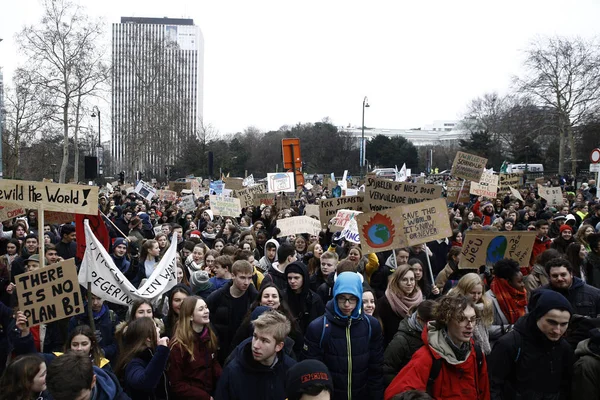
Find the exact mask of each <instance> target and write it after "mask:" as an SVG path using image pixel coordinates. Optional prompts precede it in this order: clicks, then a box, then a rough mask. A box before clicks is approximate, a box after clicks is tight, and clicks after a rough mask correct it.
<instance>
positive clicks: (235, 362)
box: [214, 338, 296, 400]
mask: <svg viewBox="0 0 600 400" xmlns="http://www.w3.org/2000/svg"><path fill="white" fill-rule="evenodd" d="M277 357H278V360H277V363H276V364H275V365H274V366H273V368H271V367H267V366H265V365H262V364H260V363H259V362H256V361H254V358H253V357H252V338H248V339H246V340H244V341H243V342H242V343H240V345H239V346H238V347H236V349H235V350H234V352H233V354H232V360H231V362H230V363H229V364H227V365H226V366H225V368H224V369H223V373H222V374H221V378H220V379H219V382H218V383H217V391H216V393H215V396H214V398H215V399H216V400H253V399H256V400H282V399H285V398H286V396H285V381H286V373H287V371H288V369H290V368H291V367H292V366H293V365H294V364H296V361H294V360H293V359H291V358H290V357H289V356H288V355H286V354H285V353H284V351H283V350H282V351H280V352H279V353H277Z"/></svg>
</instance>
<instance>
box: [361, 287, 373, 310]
mask: <svg viewBox="0 0 600 400" xmlns="http://www.w3.org/2000/svg"><path fill="white" fill-rule="evenodd" d="M362 299H363V308H364V310H365V314H367V315H373V313H374V312H375V296H373V292H363V295H362Z"/></svg>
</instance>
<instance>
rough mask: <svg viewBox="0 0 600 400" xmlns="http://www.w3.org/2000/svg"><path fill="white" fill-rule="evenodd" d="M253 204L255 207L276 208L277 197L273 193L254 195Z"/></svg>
mask: <svg viewBox="0 0 600 400" xmlns="http://www.w3.org/2000/svg"><path fill="white" fill-rule="evenodd" d="M253 204H254V205H255V206H261V205H263V204H264V205H265V206H274V205H275V195H274V194H273V193H259V194H256V195H254V200H253Z"/></svg>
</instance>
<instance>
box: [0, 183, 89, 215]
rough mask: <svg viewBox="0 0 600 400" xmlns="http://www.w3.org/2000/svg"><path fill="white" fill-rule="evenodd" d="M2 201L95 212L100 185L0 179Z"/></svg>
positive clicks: (76, 211)
mask: <svg viewBox="0 0 600 400" xmlns="http://www.w3.org/2000/svg"><path fill="white" fill-rule="evenodd" d="M0 202H2V203H4V202H8V203H12V204H19V205H20V206H22V207H25V208H40V206H42V207H43V208H44V209H46V210H48V211H65V212H72V213H80V214H95V213H96V212H97V211H98V187H97V186H85V185H75V184H62V183H48V182H31V181H14V180H10V179H0Z"/></svg>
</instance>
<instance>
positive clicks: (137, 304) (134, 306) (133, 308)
mask: <svg viewBox="0 0 600 400" xmlns="http://www.w3.org/2000/svg"><path fill="white" fill-rule="evenodd" d="M142 304H147V305H149V306H150V308H151V309H152V316H154V307H153V306H152V303H151V302H150V300H146V299H138V300H135V301H134V302H133V303H131V310H130V311H129V317H128V318H127V323H128V324H129V323H130V322H131V321H133V320H134V319H135V313H136V312H137V310H138V308H140V307H141V306H142Z"/></svg>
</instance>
